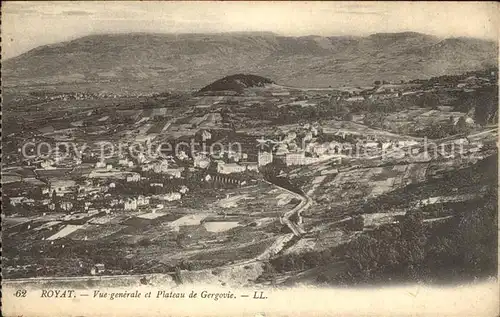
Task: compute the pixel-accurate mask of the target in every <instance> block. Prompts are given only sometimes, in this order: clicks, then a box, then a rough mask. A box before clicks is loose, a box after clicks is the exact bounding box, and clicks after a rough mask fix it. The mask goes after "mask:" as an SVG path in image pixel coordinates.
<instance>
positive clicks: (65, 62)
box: [3, 32, 497, 91]
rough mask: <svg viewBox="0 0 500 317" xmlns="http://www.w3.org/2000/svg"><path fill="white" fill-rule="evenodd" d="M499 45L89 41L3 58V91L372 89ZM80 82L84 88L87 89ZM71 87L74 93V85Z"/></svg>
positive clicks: (207, 38) (221, 38) (461, 67)
mask: <svg viewBox="0 0 500 317" xmlns="http://www.w3.org/2000/svg"><path fill="white" fill-rule="evenodd" d="M496 61H497V43H494V42H488V41H483V40H478V39H470V38H453V39H444V40H442V39H438V38H436V37H433V36H428V35H425V34H420V33H414V32H405V33H378V34H373V35H370V36H367V37H352V36H340V37H339V36H337V37H320V36H304V37H286V36H279V35H276V34H273V33H223V34H181V35H172V34H146V33H133V34H113V35H91V36H86V37H83V38H79V39H76V40H73V41H68V42H63V43H58V44H53V45H46V46H42V47H38V48H36V49H33V50H31V51H29V52H27V53H25V54H22V55H20V56H17V57H15V58H11V59H9V60H6V61H5V62H4V63H3V64H4V65H3V72H4V74H3V75H4V76H3V79H4V86H5V87H12V86H36V85H41V86H43V85H61V84H78V88H80V89H84V88H85V89H88V88H89V87H91V88H92V87H93V88H96V89H105V88H109V89H112V88H113V87H124V86H126V87H128V88H129V89H138V90H153V91H154V90H156V91H158V90H164V89H166V88H180V89H199V88H200V87H203V86H204V85H206V83H208V82H213V81H214V80H216V79H218V78H221V77H223V76H226V75H230V74H235V73H254V74H260V75H262V76H265V77H267V78H273V79H274V80H276V81H277V82H280V83H283V84H287V85H292V86H330V85H332V86H341V85H364V84H371V83H373V81H374V80H384V79H385V80H409V79H415V78H427V77H432V76H439V75H443V74H456V73H462V72H465V71H468V70H475V69H479V68H483V67H484V66H488V65H496ZM84 84H85V85H84ZM75 88H76V87H75Z"/></svg>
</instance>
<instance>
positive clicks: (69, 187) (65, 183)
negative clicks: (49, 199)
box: [50, 180, 76, 196]
mask: <svg viewBox="0 0 500 317" xmlns="http://www.w3.org/2000/svg"><path fill="white" fill-rule="evenodd" d="M50 190H51V192H53V191H55V192H56V195H57V196H64V195H65V194H68V193H71V192H73V191H76V182H75V181H73V180H54V181H51V182H50Z"/></svg>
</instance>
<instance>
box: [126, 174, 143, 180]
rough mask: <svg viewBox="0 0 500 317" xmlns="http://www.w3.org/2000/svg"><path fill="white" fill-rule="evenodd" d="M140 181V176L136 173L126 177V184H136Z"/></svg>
mask: <svg viewBox="0 0 500 317" xmlns="http://www.w3.org/2000/svg"><path fill="white" fill-rule="evenodd" d="M140 180H141V175H139V174H138V173H134V174H132V175H130V176H127V182H138V181H140Z"/></svg>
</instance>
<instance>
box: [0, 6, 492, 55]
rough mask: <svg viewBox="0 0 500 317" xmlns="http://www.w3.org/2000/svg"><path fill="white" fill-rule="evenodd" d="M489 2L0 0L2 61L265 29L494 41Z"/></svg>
mask: <svg viewBox="0 0 500 317" xmlns="http://www.w3.org/2000/svg"><path fill="white" fill-rule="evenodd" d="M499 8H500V6H499V5H498V4H496V3H494V2H489V3H488V2H481V3H480V2H376V3H375V2H307V1H297V2H286V1H283V2H279V1H274V2H262V1H258V2H251V1H249V2H243V1H237V2H221V1H214V2H212V1H203V2H156V1H145V2H134V1H95V2H94V1H71V2H63V1H57V2H50V1H44V2H42V1H40V2H38V1H36V2H29V1H23V2H16V1H12V2H4V3H3V4H2V24H1V32H2V59H6V58H10V57H14V56H17V55H19V54H22V53H24V52H26V51H28V50H30V49H33V48H35V47H37V46H41V45H46V44H52V43H57V42H61V41H67V40H71V39H74V38H78V37H81V36H85V35H89V34H103V33H128V32H155V33H213V32H236V31H270V32H275V33H277V34H280V35H290V36H298V35H323V36H334V35H368V34H373V33H378V32H403V31H414V32H421V33H426V34H430V35H436V36H439V37H452V36H467V37H477V38H483V39H490V40H498V28H499V13H500V12H499Z"/></svg>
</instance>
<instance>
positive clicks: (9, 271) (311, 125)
mask: <svg viewBox="0 0 500 317" xmlns="http://www.w3.org/2000/svg"><path fill="white" fill-rule="evenodd" d="M497 72H498V70H497V69H496V68H491V69H486V70H484V71H476V72H469V73H465V74H463V75H456V76H443V77H437V78H431V79H428V80H413V81H409V82H402V81H399V82H387V81H376V82H375V83H374V85H373V86H370V87H338V88H331V87H329V88H298V87H288V86H282V85H278V84H276V83H274V82H272V81H270V80H263V79H261V78H262V77H259V76H255V77H251V76H250V75H242V74H238V75H234V77H233V79H237V82H241V81H245V80H250V79H251V80H253V81H254V82H255V81H256V82H259V80H261V81H262V82H263V84H255V85H253V86H250V87H245V88H244V89H241V90H240V89H236V90H235V89H233V88H232V87H231V89H227V86H224V85H222V87H221V86H220V85H214V86H213V87H215V88H213V87H212V88H210V86H207V87H209V88H207V89H202V90H200V91H196V92H191V93H180V92H179V93H174V92H172V93H171V92H169V93H164V94H151V95H137V96H126V95H104V94H101V95H99V94H83V93H61V94H57V93H46V94H44V93H43V92H36V93H27V94H24V95H19V94H18V95H17V96H16V97H15V98H13V99H12V100H10V102H9V103H8V106H7V107H8V110H9V111H8V112H7V111H6V112H7V113H6V115H5V118H4V126H5V130H4V135H5V137H4V138H3V142H4V143H3V147H4V153H3V160H2V185H3V186H2V187H3V191H2V202H3V209H4V219H3V223H4V231H3V239H4V243H5V255H4V276H5V277H7V278H18V277H34V276H87V275H120V274H151V273H169V274H172V276H173V277H174V279H175V280H176V281H177V282H182V280H185V279H189V278H194V277H191V276H190V275H189V274H188V273H189V272H198V271H203V270H209V271H210V270H223V268H224V267H226V266H228V265H229V266H232V267H236V266H239V267H243V268H244V269H242V270H243V275H242V278H243V279H246V282H245V283H248V281H252V282H259V281H261V282H262V280H265V283H270V282H272V283H285V282H286V281H288V282H289V281H290V280H293V279H296V278H297V277H294V278H292V277H290V276H289V274H290V272H292V271H295V270H302V271H303V270H306V269H311V268H313V267H315V266H317V265H319V264H320V263H316V262H315V263H314V264H312V263H305V262H304V263H302V264H300V265H299V264H298V263H299V262H298V261H299V260H293V258H294V257H297V258H299V259H301V260H300V261H305V260H304V258H305V256H306V255H307V256H311V252H315V254H322V252H323V253H324V252H326V251H328V252H330V250H333V251H331V252H332V255H330V257H327V258H325V261H326V259H328V260H331V261H334V262H336V263H337V262H338V263H344V264H343V265H344V266H343V268H342V269H341V268H338V271H339V272H346V270H347V272H348V273H349V274H351V272H350V271H349V269H346V268H345V263H346V259H345V258H344V256H343V255H339V254H342V252H344V253H346V252H347V253H348V251H345V250H344V249H343V248H346V247H347V248H348V247H349V246H352V245H351V244H352V243H355V242H356V241H357V239H360V238H359V237H361V236H365V235H367V234H372V233H373V232H377V230H381V229H380V228H385V227H386V226H391V225H393V224H394V223H395V222H396V223H397V222H400V221H401V220H398V219H400V218H401V217H403V216H404V215H405V214H406V213H407V210H410V209H411V210H413V209H422V208H429V207H426V206H431V205H439V206H441V207H440V208H444V207H442V206H445V205H450V204H456V203H457V202H467V201H471V200H474V199H478V198H481V197H484V196H485V195H487V194H488V193H490V191H491V190H492V189H490V188H489V187H488V186H490V185H485V184H482V185H481V186H482V187H481V186H479V185H477V186H479V187H478V189H477V190H476V187H474V190H472V191H470V192H467V191H466V190H465V189H463V188H462V187H460V186H458V185H457V187H455V188H452V189H450V192H448V193H443V194H441V195H437V194H433V195H431V196H425V195H424V196H425V197H424V196H422V195H420V196H421V197H420V196H418V195H417V196H418V197H417V196H415V198H414V200H412V201H408V203H411V204H413V205H411V206H410V205H408V206H404V207H401V208H399V209H398V208H396V210H393V209H394V208H389V209H387V208H382V207H380V206H381V205H380V204H383V202H381V201H380V200H381V199H382V198H383V197H386V196H387V195H390V193H391V192H394V191H395V192H397V191H398V190H401V189H402V188H405V187H406V186H418V184H421V183H425V182H429V181H430V180H429V179H439V178H442V177H443V175H445V174H446V173H450V172H451V173H453V171H454V170H466V169H470V168H475V167H476V166H478V164H481V162H484V161H485V160H488V159H491V158H492V157H494V156H495V155H496V153H497V145H496V138H497V133H498V128H497V126H496V122H497V120H498V96H497V89H498V81H497V76H498V74H497ZM229 78H230V79H231V76H230V77H229ZM464 100H465V101H464ZM477 100H479V101H477ZM480 101H484V103H481V104H479V102H480ZM42 104H43V108H42V107H41V106H40V105H42ZM151 148H152V149H153V150H147V149H151ZM470 186H473V185H469V189H471V188H472V187H470ZM474 186H475V185H474ZM491 186H494V185H491ZM464 190H465V191H464ZM493 190H494V189H493ZM436 193H437V192H436ZM388 199H389V198H388ZM390 199H394V198H390ZM376 204H379V205H378V206H379V207H377V205H376ZM311 206H313V207H311ZM454 217H455V215H453V214H452V213H450V212H449V211H448V212H444V211H441V212H426V213H425V217H424V218H425V219H423V222H424V223H425V224H426V225H428V226H431V225H432V226H434V227H435V226H437V224H443V223H445V224H446V223H448V222H449V221H450V220H451V219H452V218H454ZM325 250H326V251H325ZM290 259H292V260H290ZM311 259H315V257H312V256H311ZM311 259H309V260H307V261H313V260H311ZM290 261H291V262H290ZM314 261H319V262H321V261H320V260H314ZM256 263H265V268H264V272H263V273H262V272H260V273H259V270H257V269H256V266H255V265H257V264H256ZM339 265H340V264H339ZM218 268H220V269H218ZM192 274H195V273H192ZM217 274H218V273H217V272H215V271H212V273H211V274H209V275H211V276H212V278H217V277H216V276H217ZM304 274H305V273H304ZM325 274H326V273H324V272H323V273H321V274H319V275H318V274H316V275H315V277H314V280H315V281H317V280H321V279H326V280H327V281H331V279H332V278H331V277H328V278H325V277H324V275H325ZM337 275H338V274H337ZM205 278H207V277H205ZM288 282H286V283H288ZM223 283H226V282H223Z"/></svg>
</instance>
